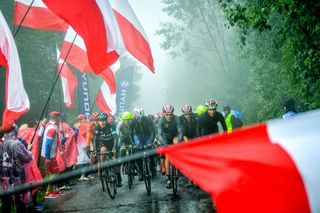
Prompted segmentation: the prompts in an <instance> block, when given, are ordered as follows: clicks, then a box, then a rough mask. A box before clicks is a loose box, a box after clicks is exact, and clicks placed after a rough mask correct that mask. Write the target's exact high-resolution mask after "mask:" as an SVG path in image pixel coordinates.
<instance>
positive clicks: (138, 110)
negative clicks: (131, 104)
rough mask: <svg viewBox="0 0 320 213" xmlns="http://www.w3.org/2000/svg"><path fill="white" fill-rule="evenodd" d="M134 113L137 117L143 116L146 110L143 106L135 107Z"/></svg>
mask: <svg viewBox="0 0 320 213" xmlns="http://www.w3.org/2000/svg"><path fill="white" fill-rule="evenodd" d="M133 113H134V117H135V118H141V117H142V116H144V110H143V109H142V108H141V107H136V108H134V109H133Z"/></svg>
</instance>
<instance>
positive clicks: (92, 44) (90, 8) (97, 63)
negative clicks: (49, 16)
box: [43, 0, 119, 74]
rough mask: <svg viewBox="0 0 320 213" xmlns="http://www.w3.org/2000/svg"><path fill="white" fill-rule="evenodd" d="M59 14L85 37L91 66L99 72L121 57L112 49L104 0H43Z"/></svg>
mask: <svg viewBox="0 0 320 213" xmlns="http://www.w3.org/2000/svg"><path fill="white" fill-rule="evenodd" d="M43 2H44V3H45V4H46V6H47V7H48V8H50V9H51V10H52V11H53V12H54V13H55V14H56V15H57V16H59V17H60V18H62V19H63V20H65V21H66V22H67V23H68V24H70V25H71V26H72V28H73V29H74V30H75V32H77V34H78V35H80V36H81V38H82V39H83V41H84V43H85V46H86V50H87V54H88V60H89V63H90V66H91V67H92V69H93V71H94V72H95V73H97V74H99V73H101V72H102V71H103V70H105V69H106V68H108V67H109V66H110V65H112V64H113V63H114V62H115V61H116V60H117V59H118V57H119V55H118V53H117V52H116V51H115V50H111V51H108V50H110V47H109V48H108V45H109V40H108V39H109V38H108V37H107V36H108V35H107V31H106V30H107V29H106V27H105V24H106V23H105V20H104V17H103V13H102V12H101V9H102V8H100V7H101V5H102V4H103V3H102V2H105V4H106V2H108V1H103V0H98V1H92V0H81V1H78V0H43Z"/></svg>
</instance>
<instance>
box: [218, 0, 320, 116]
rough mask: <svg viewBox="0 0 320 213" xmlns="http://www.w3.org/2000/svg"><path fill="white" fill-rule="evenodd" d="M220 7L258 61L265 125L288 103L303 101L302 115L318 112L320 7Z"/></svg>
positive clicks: (297, 1) (293, 3) (284, 0)
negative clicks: (312, 110)
mask: <svg viewBox="0 0 320 213" xmlns="http://www.w3.org/2000/svg"><path fill="white" fill-rule="evenodd" d="M219 2H220V4H221V6H222V8H223V9H224V12H225V13H226V15H227V17H228V21H229V23H230V25H231V26H236V27H237V28H238V29H239V31H240V38H241V41H242V45H243V46H244V48H245V49H247V50H249V49H250V52H251V54H254V55H255V56H256V57H257V59H256V63H255V64H254V67H253V72H252V78H253V79H254V81H255V84H254V88H255V93H256V95H257V96H258V97H259V99H260V100H259V102H260V103H261V105H262V108H261V112H260V116H259V117H260V119H266V118H271V117H278V116H279V115H280V114H281V110H279V105H280V104H279V103H282V101H283V100H284V99H285V98H288V97H294V98H295V99H296V100H298V101H299V105H300V110H310V109H315V108H318V107H319V106H320V99H319V97H320V80H319V79H320V48H319V42H320V24H319V23H320V16H319V12H318V11H319V9H320V2H317V1H303V0H302V1H301V0H281V1H258V0H255V1H251V0H250V1H248V0H245V1H241V2H239V1H233V0H226V1H225V0H220V1H219ZM269 89H272V90H273V91H269V92H268V90H269ZM270 96H271V97H270Z"/></svg>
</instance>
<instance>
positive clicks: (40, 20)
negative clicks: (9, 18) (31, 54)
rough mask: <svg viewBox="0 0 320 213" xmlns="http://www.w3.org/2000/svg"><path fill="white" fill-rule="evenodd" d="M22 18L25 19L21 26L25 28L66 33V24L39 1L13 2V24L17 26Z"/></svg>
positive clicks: (23, 0) (24, 0)
mask: <svg viewBox="0 0 320 213" xmlns="http://www.w3.org/2000/svg"><path fill="white" fill-rule="evenodd" d="M31 4H32V5H31ZM30 5H31V7H30ZM29 7H30V9H29V11H28V13H27V10H28V8H29ZM26 13H27V14H26ZM25 15H26V16H25ZM24 16H25V19H24V20H23V22H22V24H21V25H22V26H25V27H30V28H36V29H42V30H56V31H61V32H66V31H67V28H68V24H67V23H66V22H65V21H64V20H62V19H61V18H59V17H58V16H56V15H55V14H54V13H53V12H52V11H51V10H49V9H48V8H47V6H46V5H45V4H44V3H43V2H42V1H41V0H34V1H33V3H32V0H15V1H14V17H13V22H14V24H15V25H19V24H20V23H21V21H22V19H23V17H24Z"/></svg>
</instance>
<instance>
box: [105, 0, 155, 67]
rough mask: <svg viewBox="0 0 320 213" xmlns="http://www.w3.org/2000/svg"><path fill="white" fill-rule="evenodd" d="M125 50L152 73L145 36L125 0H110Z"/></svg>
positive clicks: (149, 51) (149, 52)
mask: <svg viewBox="0 0 320 213" xmlns="http://www.w3.org/2000/svg"><path fill="white" fill-rule="evenodd" d="M110 3H111V6H112V8H113V11H114V14H115V16H116V18H117V21H118V24H119V28H120V31H121V34H122V39H123V42H124V45H125V48H126V50H127V51H128V52H129V53H130V54H131V55H132V56H134V57H135V58H136V59H138V60H139V61H140V62H141V63H143V64H145V65H146V66H147V67H148V68H149V70H150V71H152V72H154V65H153V57H152V53H151V49H150V45H149V42H148V38H147V35H146V33H145V31H144V29H143V27H142V25H141V23H140V22H139V20H138V18H137V16H136V14H135V13H134V11H133V10H132V8H131V6H130V5H129V3H128V1H127V0H110Z"/></svg>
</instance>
